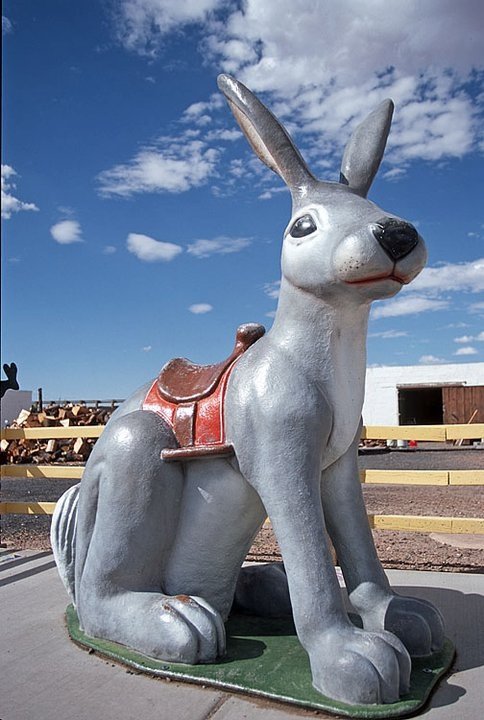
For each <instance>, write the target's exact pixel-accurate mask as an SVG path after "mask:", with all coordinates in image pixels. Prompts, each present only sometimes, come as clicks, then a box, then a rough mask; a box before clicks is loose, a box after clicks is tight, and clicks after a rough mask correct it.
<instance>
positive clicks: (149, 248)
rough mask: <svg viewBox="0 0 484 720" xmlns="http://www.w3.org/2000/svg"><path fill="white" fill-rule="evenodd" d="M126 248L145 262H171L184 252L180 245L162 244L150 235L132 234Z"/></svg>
mask: <svg viewBox="0 0 484 720" xmlns="http://www.w3.org/2000/svg"><path fill="white" fill-rule="evenodd" d="M126 247H127V248H128V250H129V252H130V253H133V255H136V257H137V258H138V259H139V260H144V261H145V262H159V261H161V262H170V260H173V259H174V258H175V257H176V256H177V255H179V254H180V253H181V252H183V248H182V247H181V246H180V245H175V244H174V243H167V242H161V241H160V240H155V239H154V238H151V237H149V236H148V235H140V234H138V233H130V234H129V235H128V239H127V241H126Z"/></svg>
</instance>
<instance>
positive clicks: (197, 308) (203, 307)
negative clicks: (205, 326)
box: [188, 303, 213, 315]
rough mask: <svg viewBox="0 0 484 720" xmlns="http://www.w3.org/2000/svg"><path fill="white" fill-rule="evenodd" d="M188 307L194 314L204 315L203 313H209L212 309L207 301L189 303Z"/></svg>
mask: <svg viewBox="0 0 484 720" xmlns="http://www.w3.org/2000/svg"><path fill="white" fill-rule="evenodd" d="M188 309H189V310H190V312H191V313H193V314H194V315H205V313H209V312H211V311H212V310H213V306H212V305H209V304H208V303H195V304H194V305H190V307H189V308H188Z"/></svg>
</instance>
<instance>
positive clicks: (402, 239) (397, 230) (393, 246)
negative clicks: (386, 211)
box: [372, 218, 418, 262]
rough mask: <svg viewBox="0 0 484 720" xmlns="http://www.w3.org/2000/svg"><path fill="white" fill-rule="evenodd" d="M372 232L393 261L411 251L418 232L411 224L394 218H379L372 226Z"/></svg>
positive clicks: (416, 240) (416, 241)
mask: <svg viewBox="0 0 484 720" xmlns="http://www.w3.org/2000/svg"><path fill="white" fill-rule="evenodd" d="M372 232H373V235H374V236H375V238H376V239H377V240H378V242H379V243H380V245H381V246H382V248H383V249H384V251H385V252H386V254H387V255H389V256H390V257H391V259H392V260H394V261H395V262H396V261H397V260H401V259H402V258H404V257H405V256H406V255H408V254H409V253H410V252H412V250H413V249H414V247H415V245H416V244H417V243H418V232H417V231H416V229H415V228H414V227H413V225H410V223H406V222H403V221H402V220H396V219H395V218H383V219H382V220H379V221H378V222H377V223H375V225H374V226H373V228H372Z"/></svg>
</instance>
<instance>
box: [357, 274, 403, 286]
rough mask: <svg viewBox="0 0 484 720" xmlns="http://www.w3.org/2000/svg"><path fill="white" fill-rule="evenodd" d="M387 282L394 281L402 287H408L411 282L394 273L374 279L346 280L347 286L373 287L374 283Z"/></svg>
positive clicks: (376, 276) (374, 277)
mask: <svg viewBox="0 0 484 720" xmlns="http://www.w3.org/2000/svg"><path fill="white" fill-rule="evenodd" d="M385 280H393V281H394V282H397V283H399V284H400V285H406V284H407V283H408V282H410V281H409V280H406V279H405V278H402V277H400V276H398V275H394V274H393V273H386V274H385V275H375V276H373V277H369V278H363V279H362V280H346V284H347V285H371V284H373V283H378V282H384V281H385Z"/></svg>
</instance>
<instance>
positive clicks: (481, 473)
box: [449, 470, 484, 485]
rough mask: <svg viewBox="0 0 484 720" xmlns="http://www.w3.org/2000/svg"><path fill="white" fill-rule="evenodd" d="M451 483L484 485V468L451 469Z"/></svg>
mask: <svg viewBox="0 0 484 720" xmlns="http://www.w3.org/2000/svg"><path fill="white" fill-rule="evenodd" d="M449 485H484V470H450V471H449Z"/></svg>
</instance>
